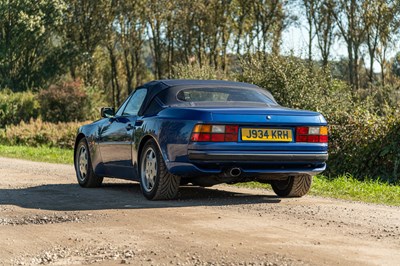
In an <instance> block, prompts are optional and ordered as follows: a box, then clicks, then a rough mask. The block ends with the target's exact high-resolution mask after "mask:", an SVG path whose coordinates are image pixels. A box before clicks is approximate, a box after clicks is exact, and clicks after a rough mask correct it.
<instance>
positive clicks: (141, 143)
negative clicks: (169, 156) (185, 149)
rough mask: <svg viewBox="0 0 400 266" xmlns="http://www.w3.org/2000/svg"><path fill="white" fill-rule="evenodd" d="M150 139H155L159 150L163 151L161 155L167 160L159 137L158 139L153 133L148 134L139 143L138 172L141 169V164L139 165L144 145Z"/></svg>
mask: <svg viewBox="0 0 400 266" xmlns="http://www.w3.org/2000/svg"><path fill="white" fill-rule="evenodd" d="M149 140H153V141H154V142H155V143H156V145H157V147H158V149H159V151H160V152H161V156H162V157H163V159H164V161H165V160H166V157H165V154H164V153H163V152H162V149H161V146H160V144H159V143H158V141H157V139H156V138H155V137H154V136H152V135H146V136H144V137H143V138H142V139H141V140H140V143H139V146H138V150H137V157H138V158H137V163H138V172H139V171H140V166H139V164H140V160H141V158H140V157H141V156H142V151H143V148H144V145H146V143H147V142H148V141H149Z"/></svg>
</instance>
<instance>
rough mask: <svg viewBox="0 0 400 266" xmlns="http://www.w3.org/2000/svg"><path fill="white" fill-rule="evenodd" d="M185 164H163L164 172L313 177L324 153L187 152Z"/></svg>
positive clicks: (184, 174)
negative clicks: (231, 171) (238, 169)
mask: <svg viewBox="0 0 400 266" xmlns="http://www.w3.org/2000/svg"><path fill="white" fill-rule="evenodd" d="M188 159H189V161H187V162H176V161H175V162H171V161H169V162H167V167H168V170H169V171H170V172H171V173H172V174H175V175H179V176H182V177H188V176H190V177H202V176H213V175H220V174H224V173H225V172H226V171H227V170H228V169H231V168H233V167H235V168H240V169H241V171H242V176H247V177H251V176H260V175H268V176H272V175H281V176H282V175H298V174H310V175H316V174H319V173H321V172H322V171H324V170H325V168H326V163H325V162H326V160H327V159H328V153H327V152H326V151H313V152H298V151H297V152H293V151H291V152H289V151H279V152H278V151H232V150H230V151H221V150H220V151H216V150H188Z"/></svg>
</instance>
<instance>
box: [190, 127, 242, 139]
mask: <svg viewBox="0 0 400 266" xmlns="http://www.w3.org/2000/svg"><path fill="white" fill-rule="evenodd" d="M238 131H239V126H236V125H203V124H197V125H196V126H195V127H194V128H193V132H192V136H191V138H190V140H191V141H193V142H206V141H209V142H236V141H238Z"/></svg>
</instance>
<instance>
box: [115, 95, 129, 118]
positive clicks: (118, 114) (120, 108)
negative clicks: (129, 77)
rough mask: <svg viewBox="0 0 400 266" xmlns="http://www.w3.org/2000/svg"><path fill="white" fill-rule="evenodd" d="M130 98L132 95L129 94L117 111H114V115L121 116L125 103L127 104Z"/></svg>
mask: <svg viewBox="0 0 400 266" xmlns="http://www.w3.org/2000/svg"><path fill="white" fill-rule="evenodd" d="M131 98H132V96H129V97H128V98H127V99H126V100H125V102H124V103H123V104H122V105H121V106H120V107H119V108H118V110H117V112H116V113H115V116H121V115H122V112H123V111H124V110H125V107H126V105H127V104H128V102H129V100H130V99H131Z"/></svg>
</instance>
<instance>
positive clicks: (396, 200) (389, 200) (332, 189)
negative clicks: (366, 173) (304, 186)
mask: <svg viewBox="0 0 400 266" xmlns="http://www.w3.org/2000/svg"><path fill="white" fill-rule="evenodd" d="M239 186H243V187H249V188H267V189H271V186H270V185H269V184H261V183H258V182H250V183H241V184H239ZM309 194H311V195H316V196H322V197H329V198H336V199H345V200H354V201H362V202H369V203H378V204H385V205H392V206H400V186H398V185H390V184H388V183H385V182H380V181H378V180H366V181H359V180H357V179H355V178H354V177H352V176H348V175H343V176H339V177H337V178H334V179H328V178H327V177H325V176H322V175H320V176H316V177H314V180H313V184H312V187H311V191H310V193H309Z"/></svg>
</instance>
